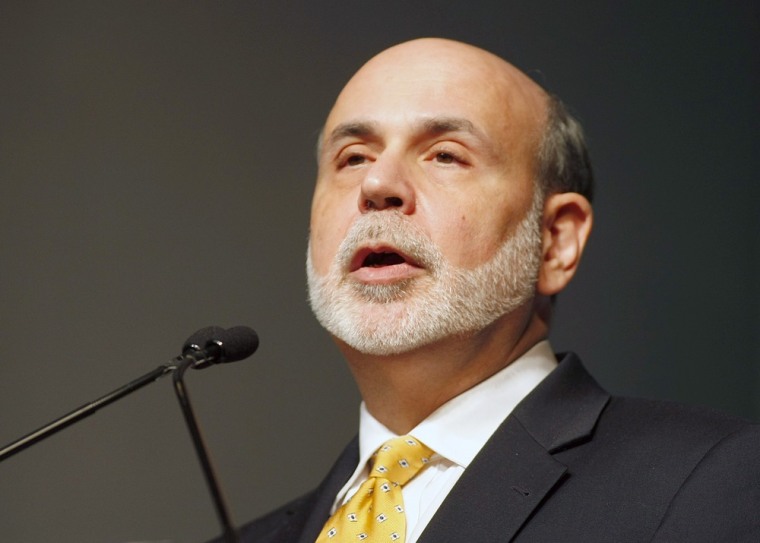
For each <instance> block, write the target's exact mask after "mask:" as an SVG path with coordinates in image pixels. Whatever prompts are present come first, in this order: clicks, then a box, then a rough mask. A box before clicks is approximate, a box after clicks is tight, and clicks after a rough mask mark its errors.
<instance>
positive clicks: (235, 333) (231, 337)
mask: <svg viewBox="0 0 760 543" xmlns="http://www.w3.org/2000/svg"><path fill="white" fill-rule="evenodd" d="M258 347H259V336H258V335H257V334H256V332H255V331H254V330H252V329H251V328H249V327H247V326H233V327H232V328H228V329H226V330H225V329H224V328H221V327H219V326H208V327H206V328H201V329H200V330H198V331H197V332H195V333H194V334H193V335H191V336H190V337H189V338H187V340H186V341H185V343H184V345H183V346H182V355H181V357H180V358H181V359H182V358H184V359H188V358H189V359H191V360H192V362H191V363H190V367H191V368H193V369H196V370H200V369H203V368H207V367H209V366H211V365H212V364H226V363H227V362H237V361H238V360H244V359H246V358H248V357H249V356H251V355H252V354H253V353H255V352H256V349H258Z"/></svg>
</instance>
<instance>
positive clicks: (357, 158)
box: [346, 155, 367, 166]
mask: <svg viewBox="0 0 760 543" xmlns="http://www.w3.org/2000/svg"><path fill="white" fill-rule="evenodd" d="M366 160H367V159H366V158H365V157H363V156H362V155H351V156H349V157H348V158H346V166H359V165H360V164H364V162H365V161H366Z"/></svg>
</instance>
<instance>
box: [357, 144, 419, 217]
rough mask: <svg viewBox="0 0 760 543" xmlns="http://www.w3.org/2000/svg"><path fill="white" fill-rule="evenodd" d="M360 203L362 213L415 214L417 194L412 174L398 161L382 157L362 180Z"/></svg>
mask: <svg viewBox="0 0 760 543" xmlns="http://www.w3.org/2000/svg"><path fill="white" fill-rule="evenodd" d="M358 203H359V210H360V211H361V212H362V213H367V212H369V211H382V210H383V209H395V210H397V211H400V212H401V213H404V214H406V215H409V214H411V213H413V212H414V206H415V193H414V187H413V185H412V182H411V177H410V172H409V171H408V170H407V168H405V167H404V166H403V165H402V164H401V163H400V162H399V161H398V160H395V159H392V158H391V157H386V156H382V155H381V156H380V157H378V158H377V159H376V160H375V162H374V163H373V164H372V167H371V168H370V169H369V170H368V171H367V175H366V176H365V177H364V179H363V180H362V184H361V190H360V192H359V202H358Z"/></svg>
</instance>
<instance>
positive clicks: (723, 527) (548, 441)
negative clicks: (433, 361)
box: [241, 354, 760, 543]
mask: <svg viewBox="0 0 760 543" xmlns="http://www.w3.org/2000/svg"><path fill="white" fill-rule="evenodd" d="M357 462H358V446H357V440H356V439H354V440H353V441H352V442H351V443H350V444H349V445H348V447H347V448H346V449H345V450H344V452H343V454H342V455H341V457H340V458H339V459H338V461H337V462H336V464H335V465H334V466H333V468H332V470H331V471H330V473H329V474H328V475H327V477H326V478H325V480H324V481H323V482H322V484H321V485H320V486H319V487H318V488H317V489H316V490H315V491H313V492H311V493H309V494H307V495H305V496H303V497H301V498H299V499H297V500H295V501H293V502H291V503H289V504H287V505H286V506H284V507H282V508H280V509H278V510H276V511H274V512H272V513H270V514H269V515H267V516H265V517H263V518H261V519H258V520H255V521H253V522H251V523H249V524H247V525H245V526H244V527H243V528H242V529H241V536H242V540H243V541H244V542H245V543H314V540H315V539H316V537H317V535H318V534H319V532H320V530H321V528H322V525H323V524H324V522H325V521H326V520H327V518H328V515H329V510H330V507H331V505H332V502H333V499H334V498H335V495H336V494H337V492H338V491H339V490H340V488H341V487H342V486H343V485H344V484H345V482H346V481H347V479H348V477H350V475H351V474H352V473H353V470H354V469H355V467H356V464H357ZM508 541H514V542H562V543H565V542H579V543H581V542H582V543H591V542H614V543H622V542H641V541H647V542H666V541H667V542H689V543H694V542H704V543H708V542H709V543H716V542H731V543H738V542H752V543H758V542H760V426H759V425H757V424H751V423H749V422H746V421H742V420H739V419H733V418H729V417H727V416H724V415H719V414H715V413H712V412H709V411H706V410H701V409H694V408H688V407H685V406H681V405H677V404H671V403H665V402H652V401H645V400H634V399H624V398H615V397H610V395H609V394H607V392H605V391H604V390H603V389H602V388H601V387H600V386H599V385H598V384H597V383H596V381H594V379H593V378H592V377H591V376H590V375H589V374H588V373H587V372H586V370H585V369H584V368H583V366H582V365H581V362H580V360H579V359H578V358H577V357H576V356H575V355H573V354H569V355H566V356H565V357H564V358H563V360H562V361H561V362H560V365H559V366H558V367H557V369H556V370H555V371H554V372H552V373H551V374H550V375H549V376H548V377H547V378H546V379H545V380H544V381H543V382H542V383H541V384H540V385H539V386H538V387H536V389H535V390H533V392H531V393H530V394H529V395H528V396H527V397H526V398H525V399H524V400H523V401H522V402H521V403H520V404H519V405H518V406H517V407H516V408H515V410H514V411H513V412H512V414H511V415H510V416H509V417H507V419H506V420H505V421H504V422H503V423H502V425H501V426H500V427H499V429H498V430H497V431H496V432H495V433H494V435H493V436H492V437H491V439H490V440H489V441H488V443H486V445H485V446H484V447H483V449H482V450H481V451H480V453H479V454H478V455H477V457H476V458H475V459H474V461H473V462H472V463H471V464H470V466H469V467H468V468H467V469H466V470H465V472H464V473H463V475H462V477H461V478H460V479H459V481H458V482H457V484H456V485H455V486H454V488H453V489H452V491H451V493H450V494H449V495H448V497H447V498H446V500H445V501H444V502H443V504H442V505H441V507H440V509H439V510H438V512H437V513H436V515H435V516H434V517H433V519H432V520H431V521H430V523H429V524H428V526H427V528H426V529H425V531H424V533H423V535H422V537H421V538H420V540H419V542H420V543H449V542H451V543H470V542H472V543H496V542H499V543H501V542H508Z"/></svg>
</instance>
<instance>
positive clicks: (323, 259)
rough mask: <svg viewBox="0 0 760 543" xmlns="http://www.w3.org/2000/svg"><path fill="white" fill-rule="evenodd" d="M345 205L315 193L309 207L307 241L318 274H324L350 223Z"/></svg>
mask: <svg viewBox="0 0 760 543" xmlns="http://www.w3.org/2000/svg"><path fill="white" fill-rule="evenodd" d="M349 211H350V210H348V209H346V206H345V205H343V206H341V205H338V204H337V203H336V202H332V201H329V200H328V199H325V198H321V197H320V196H319V193H317V194H315V197H314V201H313V202H312V207H311V223H310V228H309V242H310V251H311V261H312V264H313V266H314V270H315V271H316V272H317V273H318V274H319V275H322V276H324V275H326V274H327V273H328V271H329V269H330V265H331V264H332V262H333V259H334V258H335V254H336V253H337V252H338V247H339V246H340V244H341V242H342V241H343V238H344V237H345V235H346V232H347V231H348V227H349V225H350V223H351V217H350V213H349Z"/></svg>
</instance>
